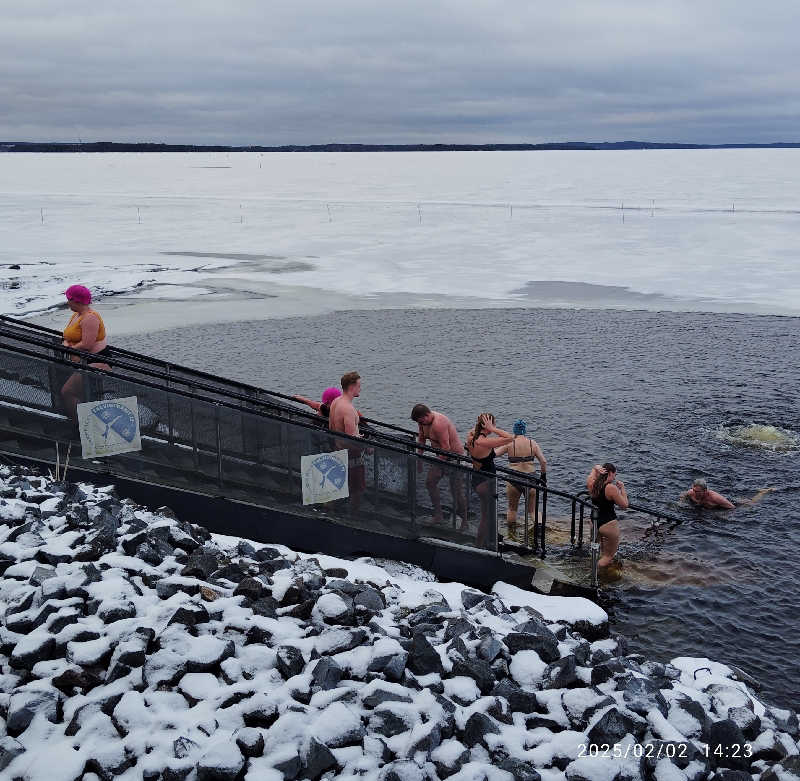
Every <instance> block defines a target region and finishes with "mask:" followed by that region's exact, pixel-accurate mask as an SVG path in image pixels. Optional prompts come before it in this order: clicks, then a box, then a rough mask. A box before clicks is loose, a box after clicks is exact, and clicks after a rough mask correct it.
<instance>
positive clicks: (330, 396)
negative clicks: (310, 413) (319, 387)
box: [322, 388, 342, 404]
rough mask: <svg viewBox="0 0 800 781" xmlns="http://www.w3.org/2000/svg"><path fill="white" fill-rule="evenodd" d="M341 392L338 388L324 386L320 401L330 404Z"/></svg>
mask: <svg viewBox="0 0 800 781" xmlns="http://www.w3.org/2000/svg"><path fill="white" fill-rule="evenodd" d="M341 395H342V392H341V391H340V390H339V389H338V388H325V390H324V391H322V403H323V404H330V403H331V402H332V401H333V400H334V399H338V398H339V396H341Z"/></svg>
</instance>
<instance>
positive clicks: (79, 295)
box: [64, 285, 92, 304]
mask: <svg viewBox="0 0 800 781" xmlns="http://www.w3.org/2000/svg"><path fill="white" fill-rule="evenodd" d="M64 295H65V296H66V297H67V301H74V302H75V303H76V304H91V303H92V291H91V290H89V288H88V287H84V286H83V285H70V286H69V287H68V288H67V289H66V291H64Z"/></svg>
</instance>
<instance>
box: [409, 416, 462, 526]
mask: <svg viewBox="0 0 800 781" xmlns="http://www.w3.org/2000/svg"><path fill="white" fill-rule="evenodd" d="M411 420H413V421H414V422H415V423H416V424H417V426H419V434H418V435H417V442H419V444H420V445H424V444H425V443H426V442H427V441H428V440H430V443H431V446H432V447H435V448H437V449H439V450H447V451H448V452H450V453H456V454H460V453H461V450H462V447H463V445H462V444H461V441H460V440H459V437H458V431H456V427H455V425H454V424H453V421H451V420H450V418H448V417H447V415H443V414H442V413H441V412H434V411H433V410H431V409H430V408H428V407H426V406H425V405H424V404H415V405H414V408H413V409H412V410H411ZM439 458H440V459H441V460H442V461H448V457H447V456H445V455H440V456H439ZM417 471H418V472H421V471H422V461H418V462H417ZM448 471H450V473H451V474H450V488H451V490H452V492H453V497H454V498H455V501H456V509H457V512H458V514H459V515H460V516H461V518H462V521H463V523H466V515H467V513H466V497H465V496H464V492H463V491H462V490H461V477H460V475H459V474H458V473H457V472H456V470H448ZM444 473H445V469H444V467H442V466H439V465H438V464H431V466H430V468H429V469H428V478H427V480H426V481H425V486H426V487H427V489H428V493H429V494H430V497H431V503H432V504H433V522H434V523H441V522H442V521H443V520H444V518H443V516H442V497H441V494H440V492H439V482H440V481H441V479H442V477H443V476H444Z"/></svg>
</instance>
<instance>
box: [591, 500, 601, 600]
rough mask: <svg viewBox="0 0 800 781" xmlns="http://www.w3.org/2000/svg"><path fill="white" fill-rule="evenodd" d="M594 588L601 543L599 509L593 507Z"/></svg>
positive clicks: (593, 586) (595, 586) (594, 586)
mask: <svg viewBox="0 0 800 781" xmlns="http://www.w3.org/2000/svg"><path fill="white" fill-rule="evenodd" d="M591 518H592V588H597V554H598V552H599V550H600V543H599V542H598V541H597V510H596V509H595V508H594V507H592V515H591Z"/></svg>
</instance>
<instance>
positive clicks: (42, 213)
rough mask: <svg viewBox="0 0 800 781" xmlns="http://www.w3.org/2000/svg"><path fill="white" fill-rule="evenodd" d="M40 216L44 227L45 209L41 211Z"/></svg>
mask: <svg viewBox="0 0 800 781" xmlns="http://www.w3.org/2000/svg"><path fill="white" fill-rule="evenodd" d="M39 214H40V215H41V217H42V225H44V209H39Z"/></svg>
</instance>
